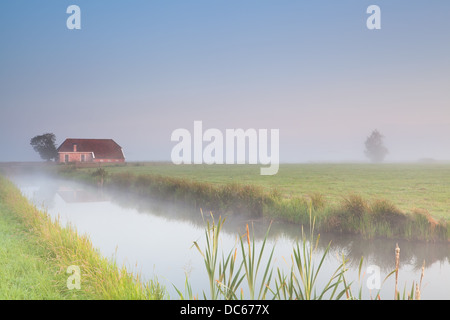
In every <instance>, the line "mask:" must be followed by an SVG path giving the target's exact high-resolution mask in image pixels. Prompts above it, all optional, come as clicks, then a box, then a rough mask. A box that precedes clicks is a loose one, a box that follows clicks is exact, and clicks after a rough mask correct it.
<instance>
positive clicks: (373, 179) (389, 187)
mask: <svg viewBox="0 0 450 320" xmlns="http://www.w3.org/2000/svg"><path fill="white" fill-rule="evenodd" d="M106 169H107V171H108V172H110V173H111V174H114V173H124V172H130V173H132V174H136V175H139V174H159V175H163V176H168V177H174V178H185V179H189V180H193V181H198V182H208V183H212V184H214V185H224V184H227V183H240V184H249V185H256V186H260V187H262V188H264V189H265V190H267V191H270V190H274V189H275V190H278V191H279V192H280V193H281V194H282V195H283V197H286V198H291V197H296V196H308V195H312V194H316V193H319V194H322V195H323V196H324V198H325V200H326V202H327V203H329V204H331V205H336V204H338V203H340V202H341V201H342V199H343V197H346V196H348V195H349V194H352V193H355V194H358V195H360V196H362V197H363V198H365V199H386V200H389V201H391V202H392V203H393V204H394V205H395V206H396V207H398V208H399V209H400V210H402V211H404V212H410V211H412V210H413V209H422V210H426V211H428V212H429V213H430V214H431V216H433V217H434V218H435V219H437V220H439V219H445V220H447V221H450V164H377V165H374V164H282V165H281V166H280V169H279V172H278V174H276V175H274V176H261V175H260V174H259V166H250V165H215V166H214V165H179V166H177V165H173V164H169V163H129V164H127V165H126V166H111V167H106ZM81 170H86V171H92V170H93V169H81Z"/></svg>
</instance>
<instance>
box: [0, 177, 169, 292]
mask: <svg viewBox="0 0 450 320" xmlns="http://www.w3.org/2000/svg"><path fill="white" fill-rule="evenodd" d="M0 230H1V232H0V269H1V270H2V272H1V273H0V298H3V299H58V300H59V299H161V298H163V296H164V294H165V291H164V289H163V288H161V287H160V286H159V284H158V283H157V282H156V281H150V282H148V283H142V282H141V281H140V279H139V277H138V276H137V275H133V274H130V273H128V272H127V270H126V269H124V268H120V267H119V266H117V265H116V264H115V263H114V261H110V260H107V259H106V258H104V257H102V256H101V255H100V253H99V252H98V251H97V250H95V249H94V248H93V246H92V244H91V242H90V240H89V238H88V237H87V236H80V235H78V234H77V232H76V230H74V229H73V228H71V227H62V226H61V225H60V224H59V223H58V221H53V220H52V219H51V218H50V217H49V216H48V215H47V214H46V213H44V212H41V211H39V210H38V209H37V208H36V207H34V206H33V205H31V204H30V203H29V202H28V201H27V199H26V198H24V197H23V196H22V195H21V193H20V192H19V190H18V189H17V188H16V187H15V186H14V185H13V184H12V183H11V182H10V181H8V180H7V179H5V178H4V177H2V176H0ZM70 266H76V267H78V268H79V270H80V274H79V277H78V275H75V276H77V279H74V278H71V279H73V283H72V282H71V283H72V284H74V285H75V284H76V283H77V281H78V280H79V282H78V283H79V284H80V289H78V288H76V287H75V288H74V287H72V286H70V287H72V288H71V289H69V286H68V279H69V277H71V276H73V274H68V273H67V269H68V268H69V267H70ZM71 281H72V280H71Z"/></svg>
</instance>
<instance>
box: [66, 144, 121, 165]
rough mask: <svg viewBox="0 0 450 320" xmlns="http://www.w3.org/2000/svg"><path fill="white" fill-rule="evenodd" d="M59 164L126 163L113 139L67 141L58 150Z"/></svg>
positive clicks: (119, 147)
mask: <svg viewBox="0 0 450 320" xmlns="http://www.w3.org/2000/svg"><path fill="white" fill-rule="evenodd" d="M57 151H58V161H59V162H63V163H64V162H125V157H124V155H123V151H122V147H121V146H119V145H118V144H117V143H116V142H115V141H114V140H112V139H66V140H65V141H64V142H63V143H62V144H61V145H60V146H59V147H58V149H57Z"/></svg>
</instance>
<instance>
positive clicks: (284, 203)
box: [58, 164, 450, 241]
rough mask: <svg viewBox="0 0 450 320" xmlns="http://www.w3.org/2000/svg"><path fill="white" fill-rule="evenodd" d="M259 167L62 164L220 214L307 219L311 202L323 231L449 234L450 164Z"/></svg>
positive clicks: (77, 174)
mask: <svg viewBox="0 0 450 320" xmlns="http://www.w3.org/2000/svg"><path fill="white" fill-rule="evenodd" d="M256 169H257V168H256ZM256 169H255V168H253V167H252V166H200V167H199V166H175V165H171V164H147V165H143V164H134V165H121V166H108V167H102V168H76V167H75V166H66V165H63V166H60V167H59V170H58V171H59V174H60V175H62V176H65V177H69V178H76V179H80V180H82V181H85V182H89V183H91V184H97V185H102V186H103V185H104V186H105V187H107V188H110V189H114V190H118V191H121V192H130V193H133V194H137V195H140V196H144V197H155V198H158V199H161V200H168V201H177V202H183V203H185V204H188V205H190V206H192V207H194V208H202V209H204V210H205V211H206V210H212V211H213V212H215V213H218V214H220V213H222V214H233V213H234V214H236V213H239V214H243V213H244V214H248V215H250V216H252V217H267V218H269V219H279V220H283V221H287V222H292V223H297V224H300V225H301V224H307V223H308V219H309V216H308V203H311V205H312V209H313V214H314V216H315V217H316V228H317V230H319V231H321V232H323V231H333V232H335V231H338V232H344V233H355V234H360V235H362V236H364V237H366V238H373V237H387V238H402V239H409V240H425V241H448V240H449V239H450V219H449V216H448V215H449V213H448V210H449V207H448V206H449V201H448V199H449V197H450V190H449V189H450V188H448V187H447V188H446V186H448V185H450V180H449V179H450V178H448V177H450V165H447V164H442V165H426V164H414V165H408V164H404V165H369V164H355V165H350V164H341V165H328V164H327V165H325V164H323V165H320V164H318V165H309V164H305V165H282V166H280V170H279V174H278V175H276V176H273V177H272V176H270V177H266V176H260V175H258V173H257V170H256ZM255 170H256V171H255ZM253 171H255V172H253ZM446 173H449V174H448V175H446ZM430 199H431V200H430Z"/></svg>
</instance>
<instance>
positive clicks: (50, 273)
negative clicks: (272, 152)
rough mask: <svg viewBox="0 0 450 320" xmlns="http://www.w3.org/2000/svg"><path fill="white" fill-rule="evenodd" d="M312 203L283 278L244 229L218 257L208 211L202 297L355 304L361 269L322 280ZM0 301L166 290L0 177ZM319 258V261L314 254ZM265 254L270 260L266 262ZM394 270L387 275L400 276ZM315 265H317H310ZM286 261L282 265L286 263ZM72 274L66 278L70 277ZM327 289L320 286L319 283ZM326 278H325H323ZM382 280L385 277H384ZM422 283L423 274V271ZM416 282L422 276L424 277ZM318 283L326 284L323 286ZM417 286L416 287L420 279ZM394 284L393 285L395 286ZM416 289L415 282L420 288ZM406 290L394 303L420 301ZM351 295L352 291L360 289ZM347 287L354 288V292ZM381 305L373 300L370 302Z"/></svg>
mask: <svg viewBox="0 0 450 320" xmlns="http://www.w3.org/2000/svg"><path fill="white" fill-rule="evenodd" d="M312 203H313V202H312V201H310V202H309V204H308V226H309V228H310V229H309V232H308V233H304V235H303V238H302V239H301V241H300V242H297V244H296V245H294V247H293V252H292V257H291V261H290V266H291V267H290V268H288V272H285V271H282V270H280V269H279V268H276V269H275V267H274V266H273V254H274V248H271V249H269V250H270V251H267V250H266V240H267V235H268V233H269V231H270V228H269V230H267V234H266V237H265V238H264V240H263V241H262V243H258V244H257V243H256V241H255V235H254V233H251V232H250V230H251V228H250V227H249V226H248V225H247V227H246V234H245V235H243V236H241V237H238V238H237V243H236V246H235V247H233V248H228V250H229V251H228V253H227V254H226V253H224V252H223V251H221V249H222V248H221V245H220V244H221V239H220V238H221V231H222V227H223V224H224V219H222V218H221V217H219V219H218V220H216V219H215V218H214V215H213V214H212V213H211V215H210V217H208V219H205V221H206V225H205V241H206V244H205V247H204V248H203V249H202V248H201V246H200V243H199V242H198V241H195V242H194V246H195V247H196V248H197V249H198V251H199V254H200V255H201V256H202V257H203V259H204V264H205V270H206V275H207V277H208V279H209V284H210V290H209V295H208V294H207V293H206V292H205V291H204V292H203V298H204V299H229V300H234V299H259V300H263V299H272V298H273V299H282V300H291V299H295V300H298V299H301V300H310V299H361V292H362V289H363V285H362V277H361V266H362V259H361V263H360V264H359V279H358V281H359V284H356V283H355V282H354V281H350V282H349V281H348V279H346V277H345V273H346V271H347V267H346V262H347V261H346V259H345V257H344V256H342V263H341V264H340V265H339V266H338V267H337V268H336V270H335V272H334V273H333V274H331V275H323V274H322V273H323V271H322V269H321V266H322V263H323V262H324V261H325V259H326V258H327V257H328V255H329V245H328V247H327V248H326V249H325V250H324V251H323V252H322V253H321V254H320V253H319V252H318V251H317V248H318V243H319V240H320V236H318V235H316V233H315V225H316V222H315V218H313V206H312ZM0 230H1V231H2V232H1V235H0V243H1V244H2V246H1V249H0V258H1V259H0V262H1V269H2V273H1V276H0V297H1V298H4V299H58V300H59V299H121V300H123V299H165V298H169V297H168V296H167V295H166V290H165V288H163V287H162V286H161V285H160V284H159V283H158V281H157V280H153V281H149V282H143V281H142V279H141V278H140V277H139V276H138V275H133V274H131V273H129V272H128V271H127V270H126V269H125V268H124V267H119V266H118V265H117V264H116V263H115V262H114V261H111V260H108V259H106V258H104V257H102V255H101V254H100V253H99V252H98V251H97V250H96V249H95V248H94V247H93V245H92V244H91V242H90V240H89V237H88V236H87V235H83V236H80V235H78V234H77V232H76V230H75V229H74V228H73V227H71V226H67V227H62V226H61V225H60V223H59V222H58V220H52V219H51V218H50V217H49V216H48V215H47V214H46V213H45V212H42V211H40V210H38V209H37V208H36V207H35V206H33V205H31V204H30V203H29V202H28V200H27V199H26V198H25V197H24V196H23V195H22V194H21V193H20V191H19V190H18V189H17V188H16V187H15V186H14V185H13V184H12V183H11V182H10V181H9V180H7V179H5V178H3V177H2V176H1V175H0ZM318 254H320V255H318ZM267 255H268V258H267ZM396 261H397V263H396V269H395V270H394V271H393V272H391V273H390V274H388V275H387V277H390V276H392V275H393V274H394V273H395V276H396V277H398V267H399V266H398V261H399V251H398V252H397V251H396ZM317 262H318V264H316V263H317ZM287 263H288V262H287ZM71 266H76V267H78V268H79V270H80V274H79V276H80V279H79V280H80V289H77V288H75V289H73V288H72V289H71V288H70V287H69V281H68V280H69V279H70V276H69V274H67V269H68V267H71ZM70 275H71V274H70ZM323 277H325V285H322V284H320V285H319V284H318V283H319V282H318V281H317V280H318V279H319V278H320V279H322V280H323ZM327 277H328V278H327ZM387 277H386V278H387ZM422 277H423V273H422ZM422 277H421V278H422ZM321 283H324V282H323V281H321ZM420 283H421V281H420ZM396 284H397V281H396ZM418 284H419V282H418ZM418 284H416V285H414V283H413V286H412V289H411V292H408V291H406V290H403V295H400V293H399V290H398V288H397V285H396V287H395V299H418V298H420V286H419V285H418ZM358 286H359V289H357V292H354V291H353V290H354V288H358ZM352 288H353V289H352ZM184 291H185V292H184V293H182V291H181V289H178V288H177V292H178V294H179V298H180V299H198V298H199V296H198V293H197V294H195V293H193V291H192V286H191V284H190V283H189V280H188V279H186V283H185V288H184ZM374 298H375V299H379V298H380V297H379V295H378V294H376V295H375V296H374Z"/></svg>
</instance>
